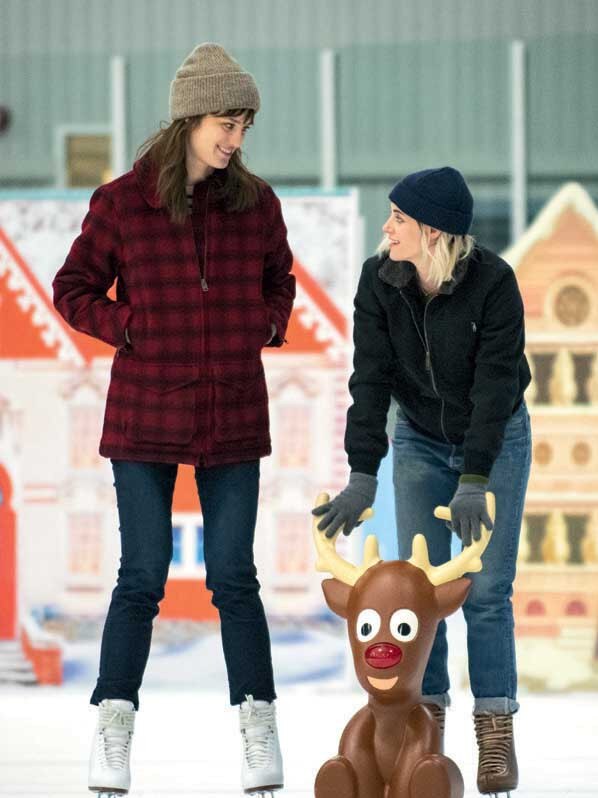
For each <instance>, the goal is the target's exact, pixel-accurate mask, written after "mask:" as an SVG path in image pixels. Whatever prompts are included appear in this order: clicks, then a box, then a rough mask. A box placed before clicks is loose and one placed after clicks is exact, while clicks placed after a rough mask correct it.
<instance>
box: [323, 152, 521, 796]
mask: <svg viewBox="0 0 598 798" xmlns="http://www.w3.org/2000/svg"><path fill="white" fill-rule="evenodd" d="M389 198H390V216H389V218H388V219H387V221H386V222H385V224H384V226H383V228H382V229H383V231H384V233H385V238H384V240H383V242H382V244H381V245H380V247H379V248H378V252H377V254H376V255H375V256H374V257H372V258H369V259H368V260H367V261H366V262H365V264H364V266H363V270H362V273H361V278H360V281H359V287H358V290H357V295H356V297H355V315H354V342H355V355H354V372H353V374H352V376H351V378H350V381H349V390H350V392H351V396H352V398H353V404H352V405H351V407H350V408H349V411H348V413H347V427H346V433H345V449H346V451H347V454H348V460H349V465H350V467H351V475H350V479H349V484H348V485H347V487H346V488H345V489H344V490H343V491H342V492H341V493H340V494H339V495H338V496H336V497H335V498H334V499H333V500H332V501H331V502H329V503H328V504H326V505H324V506H322V507H320V508H317V509H316V508H314V510H313V512H314V514H317V515H320V514H322V515H323V516H324V517H323V518H322V520H321V521H320V523H319V525H318V526H319V528H320V529H325V528H327V527H328V530H327V534H328V535H330V536H331V535H332V534H334V532H336V530H338V529H339V527H341V526H342V527H343V531H344V533H345V534H349V533H350V532H351V530H352V529H353V527H355V526H356V525H357V524H358V518H359V516H360V515H361V513H362V512H363V510H364V509H365V508H366V507H369V506H371V505H372V504H373V502H374V498H375V493H376V487H377V478H376V474H377V472H378V467H379V465H380V461H381V459H382V458H383V457H384V456H385V455H386V453H387V451H388V439H387V435H386V420H387V413H388V408H389V404H390V399H391V396H394V398H395V399H396V401H397V403H398V410H397V419H396V427H395V430H394V436H393V440H392V444H393V481H394V488H395V501H396V521H397V535H398V546H399V556H400V558H401V559H407V558H409V557H410V556H411V541H412V537H413V535H414V533H415V532H423V533H424V535H425V537H426V539H427V543H428V549H429V552H430V561H431V562H432V564H434V565H438V564H440V563H441V562H444V561H446V560H448V559H449V558H450V549H451V531H454V532H455V533H456V534H457V535H458V536H459V537H460V538H461V540H462V543H463V545H468V544H469V543H470V542H471V540H472V538H473V539H476V540H477V539H479V536H480V525H481V523H484V525H485V526H487V527H488V528H489V529H492V528H493V534H492V537H491V540H490V544H489V546H488V548H487V549H486V551H485V553H484V567H483V570H482V571H481V572H479V573H476V574H469V577H470V578H471V579H472V587H471V591H470V593H469V596H468V598H467V601H466V603H465V605H464V607H463V612H464V614H465V619H466V622H467V646H468V660H469V676H470V684H471V689H472V692H473V696H474V709H473V712H474V722H475V730H476V736H477V740H478V746H479V754H480V756H479V767H478V788H479V790H480V792H482V793H495V792H500V791H509V790H513V789H515V787H516V786H517V782H518V774H517V760H516V757H515V747H514V742H513V724H512V717H513V714H514V713H515V712H516V711H517V710H518V709H519V704H518V702H517V700H516V691H517V669H516V661H515V643H514V635H513V610H512V604H511V595H512V583H513V579H514V577H515V562H516V557H517V548H518V542H519V532H520V528H521V519H522V515H523V506H524V501H525V492H526V488H527V482H528V477H529V470H530V463H531V433H530V420H529V414H528V411H527V407H526V404H525V400H524V391H525V389H526V387H527V386H528V384H529V382H530V379H531V377H530V371H529V366H528V363H527V361H526V358H525V355H524V341H525V337H524V313H523V303H522V300H521V295H520V293H519V288H518V285H517V280H516V278H515V274H514V272H513V269H512V268H511V267H510V266H509V265H508V264H507V263H506V262H505V261H503V260H502V259H501V258H500V257H498V256H497V255H495V254H494V253H493V252H491V251H490V250H488V249H486V248H485V247H482V246H479V245H478V244H476V242H475V241H474V240H473V238H472V237H471V236H470V235H469V234H468V232H469V228H470V226H471V221H472V215H473V199H472V196H471V193H470V191H469V189H468V187H467V185H466V183H465V180H464V179H463V177H462V175H461V174H460V173H459V172H458V171H457V170H456V169H452V168H451V167H443V168H440V169H426V170H424V171H422V172H416V173H414V174H411V175H408V176H407V177H405V178H403V179H402V180H401V181H400V182H399V183H397V184H396V185H395V186H394V188H393V189H392V191H391V192H390V195H389ZM486 491H492V492H493V493H494V494H495V496H496V516H495V520H494V525H493V524H492V521H491V519H490V518H489V516H488V511H487V507H486V499H485V492H486ZM436 505H449V507H450V509H451V517H452V521H451V524H450V525H448V524H446V523H445V522H444V521H441V520H439V519H436V518H435V517H434V516H433V510H434V507H436ZM447 654H448V650H447V641H446V624H445V622H444V621H443V622H441V624H440V625H439V628H438V633H437V636H436V640H435V643H434V646H433V649H432V652H431V655H430V659H429V662H428V666H427V670H426V674H425V677H424V683H423V694H424V699H425V701H426V702H427V703H428V704H429V705H430V708H431V709H432V711H433V713H434V715H435V716H436V718H437V720H438V722H439V724H440V727H441V729H442V730H443V729H444V715H445V708H446V707H447V706H448V705H449V704H450V699H449V693H448V691H449V677H448V670H447Z"/></svg>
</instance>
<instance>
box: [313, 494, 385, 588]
mask: <svg viewBox="0 0 598 798" xmlns="http://www.w3.org/2000/svg"><path fill="white" fill-rule="evenodd" d="M329 500H330V497H329V496H328V494H327V493H320V495H319V496H318V498H317V499H316V507H319V506H320V505H321V504H324V503H326V502H327V501H329ZM373 515H374V511H373V510H372V508H371V507H368V508H367V510H364V511H363V512H362V514H361V515H360V516H359V520H360V521H365V520H367V519H368V518H371V517H372V516H373ZM320 520H321V519H320V518H318V517H314V520H313V522H312V532H313V536H314V542H315V544H316V549H317V551H318V559H317V562H316V571H324V572H326V573H329V574H332V576H334V577H335V578H336V579H338V580H339V581H340V582H344V584H345V585H351V586H353V585H354V584H355V582H357V580H358V579H359V577H360V576H361V575H362V574H364V573H365V572H366V571H367V569H368V568H371V566H372V565H375V564H376V563H377V562H380V554H379V552H378V540H377V538H376V536H375V535H368V536H367V538H366V539H365V543H364V546H363V563H362V564H361V565H359V566H358V565H353V563H350V562H347V560H343V558H342V557H341V556H340V555H339V554H338V552H337V551H336V549H335V546H334V544H335V542H336V539H337V537H338V535H339V533H340V531H341V530H340V528H339V529H338V531H337V532H336V533H335V534H334V537H331V538H327V537H326V535H325V532H326V530H319V529H318V523H319V521H320ZM341 528H342V527H341Z"/></svg>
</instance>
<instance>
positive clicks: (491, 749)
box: [473, 715, 513, 773]
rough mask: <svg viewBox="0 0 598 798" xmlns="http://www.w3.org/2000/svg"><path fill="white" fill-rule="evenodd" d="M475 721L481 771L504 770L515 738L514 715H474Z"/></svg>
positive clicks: (496, 771)
mask: <svg viewBox="0 0 598 798" xmlns="http://www.w3.org/2000/svg"><path fill="white" fill-rule="evenodd" d="M473 722H474V726H475V735H476V739H477V742H478V747H479V749H480V765H479V766H480V771H482V772H486V773H488V772H493V773H500V772H502V771H504V770H505V769H506V768H507V763H508V757H509V749H510V747H511V743H512V740H513V716H512V715H474V716H473Z"/></svg>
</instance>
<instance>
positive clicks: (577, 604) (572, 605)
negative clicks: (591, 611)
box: [565, 601, 588, 617]
mask: <svg viewBox="0 0 598 798" xmlns="http://www.w3.org/2000/svg"><path fill="white" fill-rule="evenodd" d="M587 614H588V610H587V607H586V605H585V604H584V603H583V601H570V602H569V603H568V604H567V607H566V609H565V615H573V616H577V617H583V616H584V615H587Z"/></svg>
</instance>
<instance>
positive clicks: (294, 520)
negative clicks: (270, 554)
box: [274, 512, 313, 583]
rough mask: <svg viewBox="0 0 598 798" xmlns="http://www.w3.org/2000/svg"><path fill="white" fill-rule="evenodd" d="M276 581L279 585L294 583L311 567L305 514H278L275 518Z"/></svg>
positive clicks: (309, 537) (309, 540)
mask: <svg viewBox="0 0 598 798" xmlns="http://www.w3.org/2000/svg"><path fill="white" fill-rule="evenodd" d="M275 523H276V528H275V533H274V540H275V541H276V579H277V581H278V582H279V583H285V582H286V583H288V582H296V581H297V577H299V579H300V582H301V583H304V581H305V576H306V575H307V574H308V573H309V572H310V571H311V569H312V567H313V563H312V552H311V544H312V539H311V536H310V535H308V534H307V533H306V528H305V513H304V512H303V513H280V514H279V515H278V516H277V518H276V522H275Z"/></svg>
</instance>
